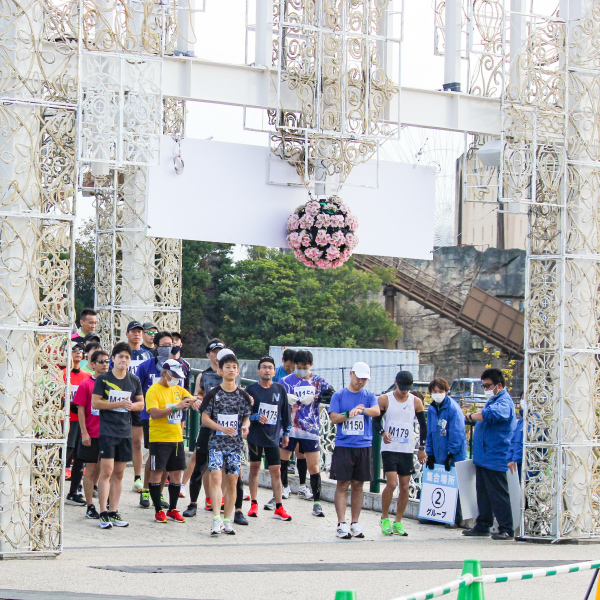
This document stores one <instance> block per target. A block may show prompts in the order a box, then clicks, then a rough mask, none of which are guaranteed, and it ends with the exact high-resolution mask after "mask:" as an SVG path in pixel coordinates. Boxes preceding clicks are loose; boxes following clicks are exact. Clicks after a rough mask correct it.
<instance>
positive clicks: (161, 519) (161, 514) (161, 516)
mask: <svg viewBox="0 0 600 600" xmlns="http://www.w3.org/2000/svg"><path fill="white" fill-rule="evenodd" d="M154 520H155V521H156V522H157V523H166V522H167V515H165V511H164V510H159V511H158V512H157V513H154Z"/></svg>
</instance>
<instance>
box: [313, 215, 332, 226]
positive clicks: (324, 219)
mask: <svg viewBox="0 0 600 600" xmlns="http://www.w3.org/2000/svg"><path fill="white" fill-rule="evenodd" d="M315 225H316V226H317V227H319V228H321V227H329V226H330V225H331V215H326V214H325V213H321V214H320V215H317V220H316V221H315Z"/></svg>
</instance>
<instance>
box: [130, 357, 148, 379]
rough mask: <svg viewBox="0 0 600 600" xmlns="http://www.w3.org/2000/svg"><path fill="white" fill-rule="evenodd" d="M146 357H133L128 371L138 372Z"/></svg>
mask: <svg viewBox="0 0 600 600" xmlns="http://www.w3.org/2000/svg"><path fill="white" fill-rule="evenodd" d="M145 360H146V359H145V358H136V359H132V360H131V362H130V363H129V369H128V371H129V372H130V373H133V374H134V375H135V374H136V373H137V370H138V367H139V366H140V365H141V364H142V363H143V362H144V361H145Z"/></svg>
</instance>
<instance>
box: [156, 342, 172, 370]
mask: <svg viewBox="0 0 600 600" xmlns="http://www.w3.org/2000/svg"><path fill="white" fill-rule="evenodd" d="M170 355H171V347H170V346H166V347H161V346H159V347H158V348H157V349H156V358H157V361H156V362H157V363H158V366H159V367H162V366H163V363H164V362H165V361H166V360H169V356H170Z"/></svg>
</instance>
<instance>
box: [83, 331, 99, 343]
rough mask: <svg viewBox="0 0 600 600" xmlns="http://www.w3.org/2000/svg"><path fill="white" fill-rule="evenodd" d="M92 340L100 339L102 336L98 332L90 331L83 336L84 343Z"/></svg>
mask: <svg viewBox="0 0 600 600" xmlns="http://www.w3.org/2000/svg"><path fill="white" fill-rule="evenodd" d="M92 340H97V341H100V336H99V335H98V334H97V333H88V334H87V335H86V336H85V337H84V338H83V344H84V345H87V344H88V343H89V342H91V341H92Z"/></svg>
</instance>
